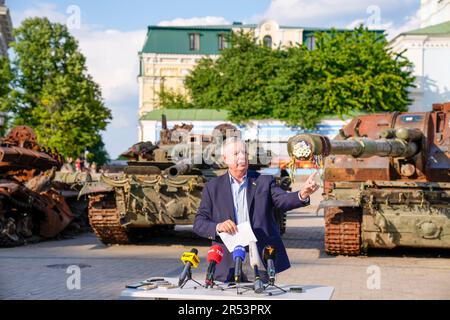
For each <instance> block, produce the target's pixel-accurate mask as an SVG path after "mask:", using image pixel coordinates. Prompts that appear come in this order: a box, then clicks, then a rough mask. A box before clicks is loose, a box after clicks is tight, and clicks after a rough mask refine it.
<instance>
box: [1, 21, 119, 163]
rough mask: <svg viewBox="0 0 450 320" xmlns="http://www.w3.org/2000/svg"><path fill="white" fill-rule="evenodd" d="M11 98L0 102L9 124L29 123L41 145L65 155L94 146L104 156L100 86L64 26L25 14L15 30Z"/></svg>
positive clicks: (105, 114) (104, 111) (108, 115)
mask: <svg viewBox="0 0 450 320" xmlns="http://www.w3.org/2000/svg"><path fill="white" fill-rule="evenodd" d="M14 36H15V39H16V42H15V43H13V44H12V48H13V49H14V52H15V57H14V60H13V61H12V63H13V66H14V68H13V69H14V80H13V89H14V92H13V94H12V95H11V96H12V97H11V99H12V100H13V103H10V104H9V105H8V106H6V107H5V106H3V110H4V111H9V112H11V113H12V114H13V115H14V121H13V124H14V125H20V124H23V125H29V126H31V127H32V128H33V129H34V130H35V132H36V135H37V136H38V139H39V142H40V143H42V144H43V145H46V146H49V147H52V148H56V149H57V150H58V151H59V152H60V153H62V154H63V155H64V156H66V157H74V158H76V157H78V156H79V155H80V154H82V153H83V152H84V151H85V150H89V149H92V148H94V149H95V150H97V151H98V152H99V153H101V154H99V155H98V156H99V157H100V158H101V157H107V155H106V151H105V150H104V148H96V146H99V145H101V143H102V138H101V135H100V132H101V131H102V130H105V129H106V126H107V124H108V122H109V120H111V118H112V117H111V111H110V110H109V109H108V108H106V107H105V105H104V103H103V99H102V96H101V91H100V88H99V86H98V85H97V84H96V83H95V82H94V81H93V79H92V77H91V76H90V75H89V74H88V73H87V68H86V59H85V57H84V56H83V54H82V53H81V52H80V50H79V48H78V42H77V41H76V39H75V38H74V37H73V36H72V35H71V34H70V33H69V31H68V30H67V27H66V26H64V25H62V24H58V23H51V22H50V21H49V20H48V19H47V18H30V19H26V20H24V21H23V22H22V24H21V26H20V27H19V28H17V29H16V30H14Z"/></svg>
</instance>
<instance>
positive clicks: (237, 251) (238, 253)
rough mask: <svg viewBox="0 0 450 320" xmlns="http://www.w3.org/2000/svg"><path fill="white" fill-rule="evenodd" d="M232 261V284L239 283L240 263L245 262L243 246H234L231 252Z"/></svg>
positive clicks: (240, 274)
mask: <svg viewBox="0 0 450 320" xmlns="http://www.w3.org/2000/svg"><path fill="white" fill-rule="evenodd" d="M233 260H234V282H236V283H239V282H241V276H242V262H244V260H245V248H244V247H243V246H236V247H235V248H234V251H233Z"/></svg>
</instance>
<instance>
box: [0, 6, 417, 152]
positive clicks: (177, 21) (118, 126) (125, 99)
mask: <svg viewBox="0 0 450 320" xmlns="http://www.w3.org/2000/svg"><path fill="white" fill-rule="evenodd" d="M6 4H7V6H8V7H9V8H10V10H11V16H12V20H13V24H14V25H15V26H18V25H19V24H20V23H21V21H23V20H24V19H26V18H28V17H34V16H39V17H42V16H45V17H48V18H49V19H50V20H52V21H55V22H60V23H66V24H68V26H69V27H70V30H71V32H72V34H73V35H74V36H75V37H76V38H77V39H78V41H79V44H80V48H81V50H82V52H83V53H84V54H85V55H86V57H87V64H88V70H89V73H90V74H91V75H92V76H93V77H94V79H95V80H96V81H97V82H98V83H99V84H100V86H101V88H102V93H103V98H104V100H105V104H106V106H108V107H109V108H110V109H111V110H112V112H113V117H114V119H113V121H112V122H111V124H110V125H109V126H108V128H107V130H106V132H105V133H104V141H105V143H106V147H107V150H108V152H109V153H110V155H111V156H112V157H113V158H115V157H117V156H118V155H119V154H120V153H121V152H123V151H124V150H126V149H127V148H128V147H129V146H130V145H132V144H134V143H136V142H137V139H138V138H137V137H138V133H137V126H138V85H137V74H138V52H139V51H140V50H141V48H142V46H143V44H144V40H145V35H146V28H147V26H148V25H199V24H228V23H232V22H234V21H241V22H244V23H259V22H260V21H261V20H263V19H275V20H276V21H277V22H278V23H280V24H283V25H292V26H307V27H337V28H351V27H353V26H356V25H358V24H360V23H365V24H366V25H368V26H369V27H372V28H382V29H385V30H386V31H387V33H388V35H389V37H393V36H395V35H396V34H398V33H400V32H402V31H406V30H411V29H415V28H417V27H418V26H419V25H418V23H419V21H418V16H417V14H418V10H419V7H420V0H315V1H311V0H271V1H270V0H227V1H211V0H190V1H186V0H184V1H183V0H165V1H157V0H150V1H149V0H130V1H119V0H95V1H88V0H58V1H56V0H42V1H40V0H6ZM78 17H79V18H80V19H78ZM74 18H76V19H75V20H74Z"/></svg>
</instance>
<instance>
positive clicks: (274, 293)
mask: <svg viewBox="0 0 450 320" xmlns="http://www.w3.org/2000/svg"><path fill="white" fill-rule="evenodd" d="M161 278H163V277H161ZM149 280H150V279H149ZM164 281H167V282H170V283H171V284H173V285H175V286H176V287H175V288H165V287H160V286H159V287H157V288H155V289H149V290H145V289H141V288H136V289H134V288H127V289H126V290H124V291H122V293H121V295H120V299H123V300H131V299H153V300H329V299H331V297H332V295H333V292H334V288H333V287H327V286H316V285H281V284H280V285H278V284H277V286H278V287H280V288H283V289H284V290H285V291H287V292H283V291H281V290H280V289H278V288H276V287H268V288H267V289H266V291H265V292H264V293H261V294H257V293H255V292H254V291H253V290H252V289H250V290H248V289H249V288H250V287H253V283H242V284H240V287H239V292H242V294H238V293H237V290H236V288H235V287H231V288H229V287H227V286H228V285H227V284H223V283H221V282H217V284H218V285H219V286H220V287H222V288H223V289H224V290H221V289H219V288H218V287H214V288H208V289H206V288H204V287H200V286H199V285H198V284H196V283H195V282H193V281H189V282H188V283H187V284H186V285H185V286H184V287H183V288H179V287H178V278H164ZM143 282H146V281H143ZM199 282H200V281H199ZM298 287H301V288H302V292H291V291H290V290H291V288H298Z"/></svg>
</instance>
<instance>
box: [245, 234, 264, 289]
mask: <svg viewBox="0 0 450 320" xmlns="http://www.w3.org/2000/svg"><path fill="white" fill-rule="evenodd" d="M248 252H249V257H250V265H251V266H252V268H253V271H254V273H255V282H254V284H253V289H254V290H255V293H262V292H263V291H264V285H263V282H262V280H261V277H260V275H259V268H260V266H262V262H261V258H260V256H259V253H258V247H257V246H256V242H255V241H251V242H250V245H249V250H248Z"/></svg>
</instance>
